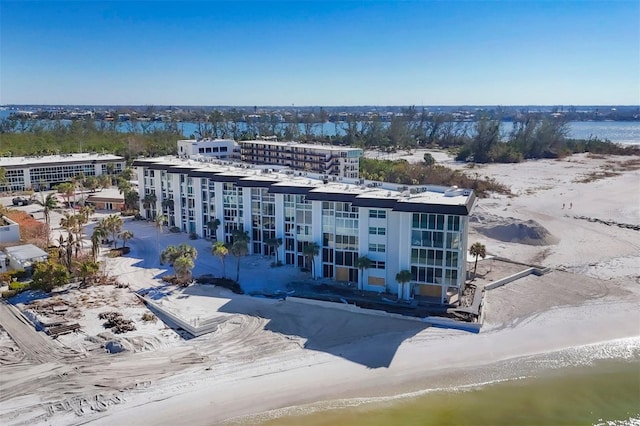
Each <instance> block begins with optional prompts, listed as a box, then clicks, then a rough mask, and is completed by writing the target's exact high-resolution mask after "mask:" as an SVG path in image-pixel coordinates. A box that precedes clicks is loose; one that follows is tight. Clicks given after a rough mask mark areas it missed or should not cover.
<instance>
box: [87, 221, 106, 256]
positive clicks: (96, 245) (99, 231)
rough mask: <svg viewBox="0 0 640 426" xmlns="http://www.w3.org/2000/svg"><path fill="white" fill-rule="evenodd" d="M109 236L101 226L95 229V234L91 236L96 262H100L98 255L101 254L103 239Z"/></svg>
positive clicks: (92, 253)
mask: <svg viewBox="0 0 640 426" xmlns="http://www.w3.org/2000/svg"><path fill="white" fill-rule="evenodd" d="M107 235H109V234H108V232H107V230H106V229H104V227H103V226H101V224H98V225H96V227H95V228H93V234H91V255H92V256H93V260H94V262H95V261H96V260H98V254H99V253H100V244H101V242H102V239H103V238H105V237H106V236H107Z"/></svg>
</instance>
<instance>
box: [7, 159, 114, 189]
mask: <svg viewBox="0 0 640 426" xmlns="http://www.w3.org/2000/svg"><path fill="white" fill-rule="evenodd" d="M0 167H1V168H3V169H4V170H5V176H6V179H7V183H6V184H3V183H0V191H7V190H10V191H23V190H25V189H34V190H46V189H50V188H52V187H54V186H55V185H57V184H59V183H62V182H69V181H70V180H72V179H73V178H74V177H76V176H78V175H82V174H84V176H100V175H102V174H105V173H120V172H121V171H122V170H123V169H124V168H125V160H124V158H122V157H119V156H117V155H111V154H62V155H47V156H32V157H0Z"/></svg>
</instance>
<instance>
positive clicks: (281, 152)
mask: <svg viewBox="0 0 640 426" xmlns="http://www.w3.org/2000/svg"><path fill="white" fill-rule="evenodd" d="M239 144H240V149H241V152H242V161H244V162H247V163H252V164H272V165H274V166H287V167H290V168H292V169H296V170H304V171H307V172H314V173H319V174H323V175H325V174H326V175H336V176H341V177H346V178H358V176H359V173H360V171H359V168H360V157H362V150H361V149H359V148H351V147H344V146H331V145H314V144H305V143H297V142H276V141H265V140H259V141H240V142H239Z"/></svg>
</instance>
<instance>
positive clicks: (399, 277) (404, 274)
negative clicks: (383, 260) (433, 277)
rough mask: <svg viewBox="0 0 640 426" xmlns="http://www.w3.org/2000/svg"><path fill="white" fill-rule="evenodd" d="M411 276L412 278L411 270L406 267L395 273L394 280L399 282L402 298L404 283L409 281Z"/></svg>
mask: <svg viewBox="0 0 640 426" xmlns="http://www.w3.org/2000/svg"><path fill="white" fill-rule="evenodd" d="M411 278H413V276H412V275H411V271H408V270H406V269H404V270H402V271H400V272H398V273H397V274H396V281H397V282H398V283H399V284H400V294H401V295H402V296H401V297H403V298H404V285H405V284H406V283H408V282H409V281H411Z"/></svg>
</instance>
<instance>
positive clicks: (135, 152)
mask: <svg viewBox="0 0 640 426" xmlns="http://www.w3.org/2000/svg"><path fill="white" fill-rule="evenodd" d="M8 121H9V120H3V121H2V122H0V156H14V157H15V156H24V155H53V154H63V153H74V152H98V153H103V152H104V153H113V154H116V155H121V156H124V157H125V158H127V159H131V158H136V157H139V156H159V155H167V154H175V153H176V149H177V148H176V141H177V140H178V139H182V134H180V132H179V131H178V128H177V127H176V126H173V127H172V124H171V123H168V124H167V126H165V128H163V129H153V130H149V131H147V132H142V133H138V132H133V131H132V132H126V133H125V132H119V131H117V130H116V129H115V128H114V127H113V126H110V125H105V126H99V125H96V121H94V120H76V121H72V122H71V123H68V124H67V123H61V122H57V121H53V122H49V123H46V125H45V123H43V122H41V121H34V120H28V121H26V122H25V121H21V122H20V126H19V127H17V128H16V127H14V128H11V129H9V128H7V125H6V124H7V122H8Z"/></svg>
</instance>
